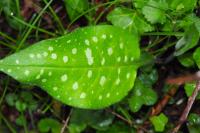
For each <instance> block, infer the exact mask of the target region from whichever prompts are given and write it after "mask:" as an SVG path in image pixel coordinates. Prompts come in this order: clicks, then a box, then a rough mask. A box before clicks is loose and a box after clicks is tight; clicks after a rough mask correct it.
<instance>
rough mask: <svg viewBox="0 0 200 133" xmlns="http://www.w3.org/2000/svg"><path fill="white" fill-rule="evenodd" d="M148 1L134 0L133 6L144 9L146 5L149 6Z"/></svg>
mask: <svg viewBox="0 0 200 133" xmlns="http://www.w3.org/2000/svg"><path fill="white" fill-rule="evenodd" d="M147 2H148V1H147V0H133V1H132V3H133V6H135V7H136V8H140V9H141V8H143V7H144V6H145V5H146V4H147Z"/></svg>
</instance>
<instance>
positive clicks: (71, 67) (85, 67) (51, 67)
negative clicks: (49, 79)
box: [0, 64, 137, 69]
mask: <svg viewBox="0 0 200 133" xmlns="http://www.w3.org/2000/svg"><path fill="white" fill-rule="evenodd" d="M132 66H137V65H136V64H127V65H113V66H93V67H92V66H80V67H78V66H75V67H73V66H40V65H4V64H0V69H1V68H2V67H16V68H17V67H24V68H25V67H32V68H47V69H100V68H101V69H103V68H118V67H132ZM136 68H137V67H136Z"/></svg>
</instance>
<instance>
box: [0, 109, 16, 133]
mask: <svg viewBox="0 0 200 133" xmlns="http://www.w3.org/2000/svg"><path fill="white" fill-rule="evenodd" d="M0 118H2V120H3V121H4V122H5V124H6V126H7V127H8V129H9V130H10V131H11V132H12V133H17V132H16V131H15V129H14V128H13V127H12V126H11V124H10V123H9V121H8V120H7V119H6V118H5V117H4V116H3V114H2V113H1V112H0Z"/></svg>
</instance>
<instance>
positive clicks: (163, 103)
mask: <svg viewBox="0 0 200 133" xmlns="http://www.w3.org/2000/svg"><path fill="white" fill-rule="evenodd" d="M177 90H178V87H174V86H173V87H172V88H171V89H170V90H169V91H168V92H167V93H166V94H165V95H164V97H163V98H162V99H161V100H160V101H159V102H158V103H157V104H156V105H155V106H153V107H152V109H151V112H150V116H154V115H158V114H160V112H161V111H162V110H163V108H164V107H165V106H166V105H167V103H168V102H169V100H170V99H171V98H172V97H173V96H174V95H175V94H176V92H177Z"/></svg>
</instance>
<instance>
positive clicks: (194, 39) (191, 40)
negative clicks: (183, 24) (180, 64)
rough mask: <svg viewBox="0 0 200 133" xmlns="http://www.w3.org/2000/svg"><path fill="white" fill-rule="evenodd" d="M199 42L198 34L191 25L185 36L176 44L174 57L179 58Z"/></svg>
mask: <svg viewBox="0 0 200 133" xmlns="http://www.w3.org/2000/svg"><path fill="white" fill-rule="evenodd" d="M198 41H199V32H198V30H197V29H196V27H195V26H194V25H191V26H190V27H189V28H188V29H187V31H185V35H184V36H183V37H182V38H181V39H180V40H179V41H178V42H177V44H176V46H175V48H176V51H175V52H174V55H175V56H180V55H182V54H184V53H185V52H187V51H188V50H190V49H191V48H193V47H195V46H196V45H197V44H198Z"/></svg>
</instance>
